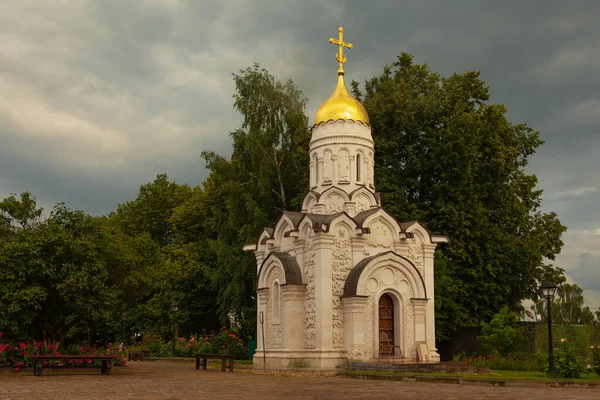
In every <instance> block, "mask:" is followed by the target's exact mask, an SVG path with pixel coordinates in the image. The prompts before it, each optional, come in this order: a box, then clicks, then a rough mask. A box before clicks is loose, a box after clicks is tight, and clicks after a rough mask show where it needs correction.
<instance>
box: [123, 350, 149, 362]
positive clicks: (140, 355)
mask: <svg viewBox="0 0 600 400" xmlns="http://www.w3.org/2000/svg"><path fill="white" fill-rule="evenodd" d="M128 360H129V361H131V360H133V361H138V360H139V361H150V350H129V356H128Z"/></svg>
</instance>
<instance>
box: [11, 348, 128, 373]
mask: <svg viewBox="0 0 600 400" xmlns="http://www.w3.org/2000/svg"><path fill="white" fill-rule="evenodd" d="M28 354H40V355H47V354H54V355H57V356H59V355H62V354H73V355H111V354H114V355H116V356H117V357H116V358H115V359H114V360H113V365H114V366H123V365H126V361H125V354H124V353H123V351H122V350H121V348H120V346H119V345H116V344H109V345H108V346H106V347H104V348H97V347H95V346H93V347H92V346H89V345H86V344H83V345H80V346H76V347H73V348H69V349H63V348H60V347H58V346H56V345H54V344H50V345H48V346H46V345H45V344H44V343H42V342H34V341H29V342H27V343H25V342H21V343H19V344H0V368H11V369H13V368H14V371H15V372H19V371H20V370H21V369H22V368H25V367H30V366H32V362H31V360H30V359H29V358H28V357H27V355H28ZM100 363H101V362H100V361H97V360H94V361H93V360H87V361H84V360H67V361H66V362H64V361H60V360H59V361H44V366H46V367H48V366H50V367H98V366H100Z"/></svg>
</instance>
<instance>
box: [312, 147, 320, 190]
mask: <svg viewBox="0 0 600 400" xmlns="http://www.w3.org/2000/svg"><path fill="white" fill-rule="evenodd" d="M310 160H311V162H310V166H311V174H310V179H311V187H316V186H318V185H319V156H318V154H317V152H316V151H315V152H314V153H313V154H312V156H311V157H310Z"/></svg>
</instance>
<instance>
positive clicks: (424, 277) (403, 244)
mask: <svg viewBox="0 0 600 400" xmlns="http://www.w3.org/2000/svg"><path fill="white" fill-rule="evenodd" d="M329 41H330V42H331V43H334V44H336V45H338V46H339V52H338V54H336V59H337V60H338V62H339V69H338V82H337V87H336V88H335V90H334V92H333V94H332V95H331V97H330V98H329V99H327V100H326V101H325V102H324V103H323V104H322V105H321V106H320V107H319V109H318V110H317V112H316V115H315V119H314V125H313V127H312V138H311V141H310V153H309V154H310V160H311V161H310V166H307V167H309V168H310V191H309V192H308V194H307V195H306V197H305V198H304V202H303V204H302V212H289V211H286V212H284V213H283V214H282V215H281V216H280V218H279V219H278V220H277V222H276V223H275V226H274V227H273V228H265V229H264V231H263V232H262V234H261V235H260V237H259V239H258V242H257V243H255V244H249V245H247V246H245V247H244V249H245V250H249V251H254V253H255V255H256V261H257V302H258V303H257V312H258V316H257V332H258V335H257V336H258V337H257V339H258V340H257V347H258V348H257V350H256V353H255V355H254V365H255V366H259V367H262V366H263V360H266V365H267V367H271V368H278V367H290V366H304V367H310V368H328V367H335V366H337V365H340V364H342V363H344V362H346V361H347V360H354V361H358V360H364V361H366V360H372V359H377V358H379V357H380V355H381V352H380V350H381V349H382V348H383V341H385V342H386V344H387V345H388V346H389V344H390V343H391V344H392V346H393V350H392V351H393V352H394V354H395V356H399V355H400V354H402V355H403V357H405V360H406V361H417V360H418V361H429V362H435V361H439V355H438V354H437V349H436V346H435V318H434V303H433V301H434V293H433V291H434V286H433V278H434V271H433V268H434V266H433V253H434V250H435V248H436V246H437V244H438V243H447V242H448V238H447V237H445V236H438V235H433V234H431V233H430V232H429V231H427V229H425V227H424V226H423V225H421V224H420V223H419V222H417V221H411V222H399V221H397V220H396V219H394V217H392V216H391V215H390V214H388V213H387V212H386V211H385V210H384V209H383V207H382V204H381V201H380V198H379V194H378V193H377V192H376V191H375V186H374V180H373V167H374V162H375V158H374V142H373V138H372V136H371V126H370V125H369V116H368V115H367V112H366V110H365V108H364V107H363V105H362V104H360V103H359V102H358V101H357V100H356V99H354V98H353V97H352V95H351V94H350V93H349V92H348V89H347V88H346V85H345V83H344V68H343V67H344V65H343V64H344V62H345V61H346V57H345V56H344V53H343V51H344V48H345V47H346V48H352V44H350V43H347V42H344V41H343V28H342V27H340V28H339V39H333V38H332V39H329ZM261 320H262V322H263V324H264V325H261ZM263 330H264V338H263V334H262V332H263ZM263 341H264V347H263ZM386 355H387V354H386Z"/></svg>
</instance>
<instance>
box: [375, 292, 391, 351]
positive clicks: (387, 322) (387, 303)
mask: <svg viewBox="0 0 600 400" xmlns="http://www.w3.org/2000/svg"><path fill="white" fill-rule="evenodd" d="M394 336H395V335H394V300H393V299H392V298H391V297H390V295H389V294H385V293H384V294H383V295H381V297H380V298H379V349H380V353H381V352H383V353H388V352H390V350H391V351H392V352H393V349H394Z"/></svg>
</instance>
